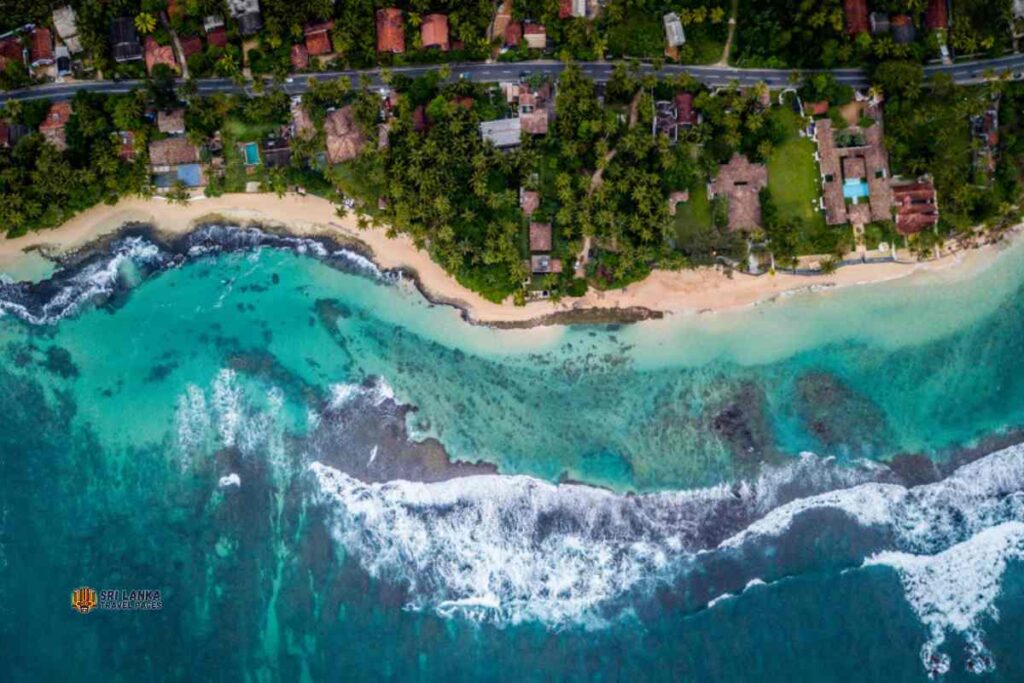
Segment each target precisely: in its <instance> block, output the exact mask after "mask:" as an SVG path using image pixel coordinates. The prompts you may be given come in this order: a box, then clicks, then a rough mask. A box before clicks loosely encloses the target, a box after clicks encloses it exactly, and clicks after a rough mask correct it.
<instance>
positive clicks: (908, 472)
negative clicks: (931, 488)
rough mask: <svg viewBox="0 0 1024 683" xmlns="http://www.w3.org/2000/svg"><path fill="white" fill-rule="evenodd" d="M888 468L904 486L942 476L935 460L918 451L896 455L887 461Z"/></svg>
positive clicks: (916, 484) (924, 482)
mask: <svg viewBox="0 0 1024 683" xmlns="http://www.w3.org/2000/svg"><path fill="white" fill-rule="evenodd" d="M889 469H891V470H892V471H893V472H894V473H895V474H896V476H898V477H899V478H900V483H902V484H903V485H904V486H918V485H920V484H928V483H931V482H933V481H936V480H938V479H941V478H942V473H941V472H940V471H939V468H938V467H936V465H935V462H934V461H932V459H931V458H929V457H928V456H927V455H922V454H920V453H915V454H902V455H897V456H896V457H895V458H893V459H892V460H890V461H889Z"/></svg>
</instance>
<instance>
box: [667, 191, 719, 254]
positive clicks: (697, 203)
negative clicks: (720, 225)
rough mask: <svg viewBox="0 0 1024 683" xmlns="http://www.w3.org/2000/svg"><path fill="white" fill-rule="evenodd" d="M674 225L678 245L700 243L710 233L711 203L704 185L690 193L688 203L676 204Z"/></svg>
mask: <svg viewBox="0 0 1024 683" xmlns="http://www.w3.org/2000/svg"><path fill="white" fill-rule="evenodd" d="M674 223H675V229H676V242H677V243H678V244H694V243H696V242H700V241H702V238H704V237H705V236H706V235H707V234H708V233H709V232H710V231H711V229H712V225H711V202H710V201H709V200H708V189H707V187H706V186H705V185H704V184H701V185H699V186H698V187H697V189H696V190H694V191H693V192H691V193H690V200H689V201H686V202H680V203H678V204H676V215H675V222H674Z"/></svg>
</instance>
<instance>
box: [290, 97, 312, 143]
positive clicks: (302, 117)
mask: <svg viewBox="0 0 1024 683" xmlns="http://www.w3.org/2000/svg"><path fill="white" fill-rule="evenodd" d="M291 133H292V137H297V138H305V139H309V138H311V137H313V136H314V135H316V126H314V125H313V119H312V118H310V116H309V112H307V111H306V108H305V107H304V106H302V98H301V97H293V98H292V125H291Z"/></svg>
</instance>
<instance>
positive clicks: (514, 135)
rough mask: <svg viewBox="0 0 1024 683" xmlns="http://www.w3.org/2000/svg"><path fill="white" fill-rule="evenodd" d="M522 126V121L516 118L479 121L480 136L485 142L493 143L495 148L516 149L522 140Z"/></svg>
mask: <svg viewBox="0 0 1024 683" xmlns="http://www.w3.org/2000/svg"><path fill="white" fill-rule="evenodd" d="M522 125H523V122H522V119H520V118H518V117H516V118H510V119H497V120H494V121H481V122H480V135H482V136H483V139H484V140H485V141H487V142H491V143H493V144H494V146H495V147H498V148H507V147H516V146H517V145H519V142H520V140H521V138H522V130H523V128H522Z"/></svg>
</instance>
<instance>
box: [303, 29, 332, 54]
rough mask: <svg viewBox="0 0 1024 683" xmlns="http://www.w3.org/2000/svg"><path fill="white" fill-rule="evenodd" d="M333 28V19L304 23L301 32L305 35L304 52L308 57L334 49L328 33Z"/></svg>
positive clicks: (328, 52) (327, 52)
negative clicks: (317, 22) (304, 25)
mask: <svg viewBox="0 0 1024 683" xmlns="http://www.w3.org/2000/svg"><path fill="white" fill-rule="evenodd" d="M333 28H334V22H333V21H324V22H321V23H319V24H306V28H305V29H304V30H303V34H304V35H305V37H306V52H307V54H308V55H309V56H310V57H316V56H319V55H326V54H330V53H331V52H332V51H333V50H334V46H333V45H331V36H330V33H329V32H330V30H331V29H333Z"/></svg>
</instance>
